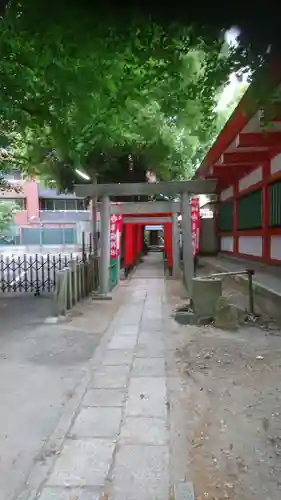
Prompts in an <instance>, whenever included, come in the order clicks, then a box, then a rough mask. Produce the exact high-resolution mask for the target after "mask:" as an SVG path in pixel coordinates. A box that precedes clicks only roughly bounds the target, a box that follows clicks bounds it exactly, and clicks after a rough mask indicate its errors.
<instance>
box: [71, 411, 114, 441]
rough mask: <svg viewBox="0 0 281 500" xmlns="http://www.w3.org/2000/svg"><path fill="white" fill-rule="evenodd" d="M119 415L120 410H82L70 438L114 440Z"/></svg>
mask: <svg viewBox="0 0 281 500" xmlns="http://www.w3.org/2000/svg"><path fill="white" fill-rule="evenodd" d="M121 415H122V410H121V408H82V410H81V411H80V413H79V415H78V417H77V418H76V421H75V423H74V425H73V427H72V429H71V431H70V436H71V437H75V438H87V437H91V438H93V437H94V438H113V439H116V437H117V434H118V431H119V427H120V422H121Z"/></svg>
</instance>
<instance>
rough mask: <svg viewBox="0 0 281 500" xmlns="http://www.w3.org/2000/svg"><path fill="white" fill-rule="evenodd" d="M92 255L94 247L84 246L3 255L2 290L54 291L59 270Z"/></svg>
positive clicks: (0, 262)
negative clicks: (67, 250)
mask: <svg viewBox="0 0 281 500" xmlns="http://www.w3.org/2000/svg"><path fill="white" fill-rule="evenodd" d="M91 256H92V247H87V248H86V247H85V246H83V249H82V251H81V253H80V252H79V253H76V254H72V253H69V254H61V253H59V254H55V255H52V254H45V255H40V254H34V255H22V256H18V257H15V256H12V257H2V258H1V256H0V291H2V292H3V293H5V292H33V293H34V295H38V296H39V295H40V293H41V292H52V291H53V290H54V288H55V285H56V275H57V272H58V271H60V270H62V269H64V268H65V267H68V266H70V265H71V263H73V261H74V262H77V263H79V262H86V261H87V260H89V258H90V257H91Z"/></svg>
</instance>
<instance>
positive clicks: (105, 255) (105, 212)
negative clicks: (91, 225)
mask: <svg viewBox="0 0 281 500" xmlns="http://www.w3.org/2000/svg"><path fill="white" fill-rule="evenodd" d="M100 221H101V237H100V241H101V255H100V292H101V294H102V295H107V294H108V292H109V267H110V199H109V196H107V195H103V197H102V200H101V211H100Z"/></svg>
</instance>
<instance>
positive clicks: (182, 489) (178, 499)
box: [175, 482, 227, 500]
mask: <svg viewBox="0 0 281 500" xmlns="http://www.w3.org/2000/svg"><path fill="white" fill-rule="evenodd" d="M226 498H227V497H226ZM175 500H195V495H194V488H193V484H192V483H190V482H182V483H178V484H176V485H175Z"/></svg>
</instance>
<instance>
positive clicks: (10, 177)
mask: <svg viewBox="0 0 281 500" xmlns="http://www.w3.org/2000/svg"><path fill="white" fill-rule="evenodd" d="M4 179H5V180H7V181H21V180H22V174H21V171H20V170H19V169H18V168H12V169H11V171H10V172H9V173H8V174H4Z"/></svg>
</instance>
